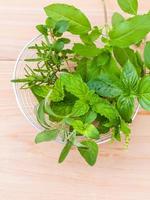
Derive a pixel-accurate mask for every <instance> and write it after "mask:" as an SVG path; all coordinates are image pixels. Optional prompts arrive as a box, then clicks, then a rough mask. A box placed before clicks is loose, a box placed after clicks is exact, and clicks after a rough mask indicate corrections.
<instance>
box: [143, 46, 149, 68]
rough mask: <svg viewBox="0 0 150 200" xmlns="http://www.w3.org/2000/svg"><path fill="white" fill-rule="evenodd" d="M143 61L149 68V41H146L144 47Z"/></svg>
mask: <svg viewBox="0 0 150 200" xmlns="http://www.w3.org/2000/svg"><path fill="white" fill-rule="evenodd" d="M144 62H145V65H146V67H148V68H149V69H150V42H147V43H146V46H145V49H144Z"/></svg>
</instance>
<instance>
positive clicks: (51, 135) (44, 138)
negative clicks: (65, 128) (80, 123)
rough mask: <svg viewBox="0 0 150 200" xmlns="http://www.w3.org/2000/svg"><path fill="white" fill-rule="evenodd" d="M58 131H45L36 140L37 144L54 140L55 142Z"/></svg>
mask: <svg viewBox="0 0 150 200" xmlns="http://www.w3.org/2000/svg"><path fill="white" fill-rule="evenodd" d="M57 132H58V131H57V130H56V129H55V130H44V131H42V132H41V133H39V134H38V135H37V136H36V138H35V143H36V144H37V143H41V142H49V141H52V140H55V139H56V138H57V135H58V133H57Z"/></svg>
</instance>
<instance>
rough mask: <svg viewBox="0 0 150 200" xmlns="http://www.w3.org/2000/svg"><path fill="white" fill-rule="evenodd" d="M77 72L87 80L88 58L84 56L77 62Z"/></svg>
mask: <svg viewBox="0 0 150 200" xmlns="http://www.w3.org/2000/svg"><path fill="white" fill-rule="evenodd" d="M76 73H77V74H79V75H80V76H81V77H82V79H83V80H84V81H85V82H86V80H87V58H82V59H81V60H79V62H78V63H77V67H76Z"/></svg>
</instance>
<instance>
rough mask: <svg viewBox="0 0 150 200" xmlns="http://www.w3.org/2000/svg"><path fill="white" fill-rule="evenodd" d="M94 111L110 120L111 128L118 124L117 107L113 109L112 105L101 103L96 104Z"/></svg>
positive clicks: (93, 107)
mask: <svg viewBox="0 0 150 200" xmlns="http://www.w3.org/2000/svg"><path fill="white" fill-rule="evenodd" d="M92 109H93V111H95V112H96V113H98V114H100V115H101V116H104V117H106V118H107V119H109V126H113V125H115V124H118V120H119V114H118V112H117V110H116V109H115V107H113V106H112V105H111V104H107V103H102V102H99V103H96V104H94V105H93V106H92Z"/></svg>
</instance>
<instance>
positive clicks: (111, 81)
mask: <svg viewBox="0 0 150 200" xmlns="http://www.w3.org/2000/svg"><path fill="white" fill-rule="evenodd" d="M88 86H89V88H90V89H91V90H94V91H95V92H96V93H97V94H98V95H100V96H103V97H112V98H114V97H117V96H119V95H121V94H122V88H121V83H120V80H119V79H118V78H117V77H115V76H113V75H109V74H108V73H101V75H100V76H99V77H98V78H97V79H94V80H91V81H89V82H88Z"/></svg>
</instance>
